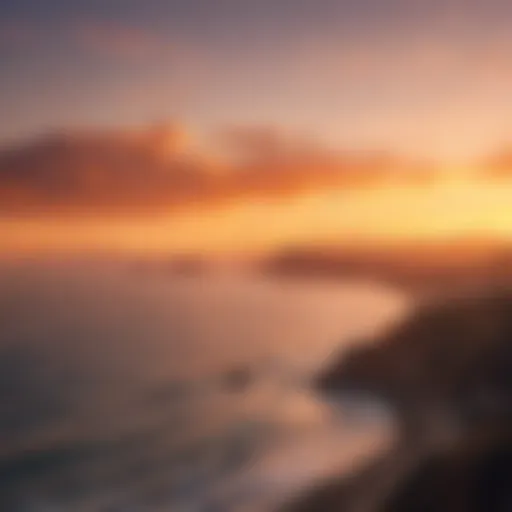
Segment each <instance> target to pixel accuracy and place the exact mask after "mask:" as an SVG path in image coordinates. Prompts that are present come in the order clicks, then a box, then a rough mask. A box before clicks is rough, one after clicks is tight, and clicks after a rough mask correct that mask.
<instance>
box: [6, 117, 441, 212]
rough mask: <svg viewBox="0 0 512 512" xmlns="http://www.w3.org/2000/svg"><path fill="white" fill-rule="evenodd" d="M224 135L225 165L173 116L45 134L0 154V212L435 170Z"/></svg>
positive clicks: (240, 194) (213, 198) (168, 201)
mask: <svg viewBox="0 0 512 512" xmlns="http://www.w3.org/2000/svg"><path fill="white" fill-rule="evenodd" d="M222 138H223V140H224V141H225V145H226V146H227V147H228V150H227V158H226V159H225V161H224V162H223V163H220V162H219V160H218V159H215V158H214V156H213V155H211V154H209V153H205V152H204V151H200V150H199V149H198V148H196V147H194V145H193V143H192V141H190V137H189V135H188V133H187V132H186V131H185V130H184V129H183V128H182V127H181V126H179V125H176V124H169V125H165V124H164V125H160V126H153V127H149V128H143V129H138V130H137V129H133V130H119V131H116V130H113V131H94V130H91V131H83V132H73V133H57V134H54V135H50V136H47V137H43V138H41V139H38V140H36V141H34V142H32V143H30V144H26V145H24V146H21V147H17V148H11V149H9V150H5V151H3V152H2V153H0V205H1V206H0V213H3V214H4V215H5V214H17V215H21V214H25V215H31V214H41V213H44V212H46V213H53V214H59V213H60V214H62V213H63V212H67V213H69V212H73V211H74V212H87V213H98V214H105V213H134V212H139V213H142V212H147V213H155V212H167V211H169V210H172V209H175V208H192V207H193V208H198V207H200V206H201V205H211V204H212V203H215V202H225V201H229V200H238V199H242V198H246V199H247V198H263V199H265V198H270V197H276V196H277V197H284V196H288V195H296V194H299V193H302V192H303V191H308V190H311V189H321V188H338V189H341V190H343V189H350V188H357V187H362V186H368V185H371V186H376V185H379V184H383V183H389V182H400V183H403V182H410V181H417V180H418V179H422V180H423V179H424V178H425V177H427V178H431V177H432V176H433V173H432V169H418V168H414V165H413V164H412V163H411V162H407V161H406V160H403V159H400V158H397V157H394V156H393V155H389V154H387V153H381V152H343V151H335V150H332V149H328V148H324V147H323V146H321V145H320V144H319V143H317V142H316V141H314V140H313V139H310V138H307V137H297V136H292V135H291V134H289V133H286V132H283V131H279V130H275V129H272V128H251V127H245V128H242V127H238V128H233V129H230V130H226V131H225V132H224V133H223V135H222Z"/></svg>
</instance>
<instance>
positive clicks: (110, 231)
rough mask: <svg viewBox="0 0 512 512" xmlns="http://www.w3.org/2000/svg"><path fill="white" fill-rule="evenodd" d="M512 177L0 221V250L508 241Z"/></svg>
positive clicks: (452, 177)
mask: <svg viewBox="0 0 512 512" xmlns="http://www.w3.org/2000/svg"><path fill="white" fill-rule="evenodd" d="M510 197H512V181H510V182H505V181H500V182H492V181H489V180H486V181H483V180H477V179H476V178H471V177H470V176H469V175H464V174H461V173H451V174H447V175H446V177H445V178H443V179H441V180H439V181H438V182H436V183H434V184H431V185H428V186H426V187H425V186H421V185H402V186H400V185H396V184H394V185H391V184H390V185H388V186H380V187H374V188H366V189H359V190H351V191H350V192H347V191H346V190H345V191H344V190H340V189H330V190H315V191H309V192H303V193H301V194H300V195H296V196H292V197H290V196H289V197H286V198H279V197H275V198H272V199H266V200H261V199H260V200H257V199H251V200H248V199H247V198H245V199H243V200H239V201H235V202H232V203H230V204H226V205H223V206H217V207H213V206H212V207H210V208H208V209H207V208H204V209H202V210H201V211H195V210H190V211H183V212H181V213H179V214H178V213H176V212H175V213H174V214H172V215H171V214H169V215H168V216H165V215H162V216H155V217H148V218H126V219H125V218H123V219H117V220H113V219H108V218H105V219H100V220H98V219H87V218H81V219H73V218H67V219H65V220H60V219H55V220H45V219H43V218H42V219H32V220H21V219H17V220H3V221H2V222H1V223H0V231H1V234H2V240H3V245H4V250H5V251H16V252H18V251H24V252H25V251H30V252H39V251H50V250H51V251H73V252H74V251H78V252H79V251H84V250H90V251H94V250H102V251H119V252H142V253H147V252H150V253H154V252H157V253H160V252H162V253H164V252H169V251H170V252H183V251H199V252H207V253H219V252H247V251H262V250H263V251H265V250H270V249H275V248H279V247H281V246H288V245H290V244H297V243H324V242H332V243H365V242H372V241H407V240H427V241H428V240H434V241H435V240H439V239H443V240H446V239H451V238H457V237H484V238H492V239H497V240H509V239H512V202H511V201H510Z"/></svg>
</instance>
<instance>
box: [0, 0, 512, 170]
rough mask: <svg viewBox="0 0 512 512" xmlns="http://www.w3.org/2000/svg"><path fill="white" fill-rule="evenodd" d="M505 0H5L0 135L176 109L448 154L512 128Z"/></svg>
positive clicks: (354, 142)
mask: <svg viewBox="0 0 512 512" xmlns="http://www.w3.org/2000/svg"><path fill="white" fill-rule="evenodd" d="M511 24H512V5H511V4H510V2H508V1H506V0H486V1H484V0H480V1H474V0H473V1H472V0H442V1H441V0H432V1H414V0H358V1H355V0H351V1H348V0H259V1H254V0H216V1H211V0H166V1H163V0H101V1H99V0H88V1H82V0H76V1H73V2H69V1H66V0H59V1H57V0H45V1H44V2H41V1H40V0H17V1H14V0H4V1H3V2H1V5H0V62H1V66H0V83H1V84H2V85H1V88H2V94H1V95H0V112H2V116H1V119H0V140H1V141H3V142H4V143H10V142H12V141H14V140H20V139H23V138H25V137H27V136H30V135H32V134H35V133H41V132H44V131H46V130H48V129H56V128H63V127H64V128H69V127H75V126H83V125H89V126H116V125H128V124H129V125H138V124H141V123H147V122H151V121H154V120H158V119H167V118H173V119H180V120H183V121H184V122H186V123H188V124H189V125H191V126H192V127H193V129H194V130H196V131H197V132H199V133H209V132H210V131H212V130H213V131H214V130H217V129H218V127H219V126H221V127H223V126H228V125H231V124H255V125H279V126H283V127H290V126H291V127H293V128H294V129H296V130H302V131H304V132H308V133H311V134H314V135H315V136H318V137H320V138H322V139H323V140H325V141H326V142H327V143H329V144H333V145H337V146H349V147H362V148H366V147H378V148H386V149H391V150H396V151H400V152H404V153H408V154H419V155H422V156H428V157H436V158H442V159H445V160H450V161H453V160H457V161H460V160H462V159H468V158H473V157H475V156H476V155H479V154H481V153H485V152H487V151H490V150H492V149H494V147H495V146H499V145H501V144H504V143H508V142H509V139H510V135H509V134H510V133H511V132H512V130H511V128H512V126H511V124H512V123H511V119H512V116H511V114H512V100H510V93H509V91H510V87H511V85H512V31H511V30H510V25H511Z"/></svg>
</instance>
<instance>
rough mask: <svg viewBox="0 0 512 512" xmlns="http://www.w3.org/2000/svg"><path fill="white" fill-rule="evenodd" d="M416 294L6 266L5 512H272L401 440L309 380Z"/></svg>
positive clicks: (0, 279) (377, 414)
mask: <svg viewBox="0 0 512 512" xmlns="http://www.w3.org/2000/svg"><path fill="white" fill-rule="evenodd" d="M407 305H408V301H407V298H406V297H404V296H403V295H402V294H400V293H398V292H397V291H394V290H390V289H386V288H384V287H379V286H377V285H374V284H371V283H365V282H348V281H345V282H340V281H338V282H334V281H333V282H329V281H316V282H315V281H311V280H309V281H300V280H294V281H293V280H279V279H271V278H269V277H265V276H262V275H258V274H257V273H256V272H249V271H237V272H234V271H233V272H230V271H227V270H224V271H218V272H215V271H212V272H206V273H198V274H197V275H194V274H192V275H178V274H176V273H174V272H172V270H171V269H166V268H165V267H159V266H155V268H151V267H149V268H147V267H144V268H140V267H138V266H137V265H132V264H130V263H126V262H101V261H95V262H92V261H90V262H84V261H82V262H78V261H75V262H62V261H59V262H56V261H54V262H51V261H45V262H42V261H40V262H37V261H23V262H15V263H12V262H11V263H7V262H6V263H5V264H3V266H2V268H1V270H0V440H1V442H0V509H1V510H6V511H7V512H18V511H20V512H22V511H23V512H50V511H51V512H63V511H73V512H100V511H101V512H160V511H162V512H163V511H166V512H167V511H172V512H217V511H218V512H249V511H251V512H266V511H270V510H272V509H273V508H274V507H275V506H276V505H277V504H279V503H280V502H281V501H283V500H285V499H287V497H289V496H291V495H293V494H294V493H296V492H299V491H300V489H302V488H304V487H305V486H307V485H311V484H312V483H313V482H314V481H315V480H317V479H321V478H323V477H325V476H326V475H328V474H330V473H333V472H349V471H351V470H353V469H354V468H356V467H357V465H358V464H361V463H363V462H364V460H366V459H367V458H369V457H372V456H374V455H375V454H376V453H378V452H379V451H380V450H382V449H385V447H386V446H387V445H388V443H389V442H390V440H391V439H392V436H393V422H392V418H390V416H389V415H388V414H387V413H386V411H385V410H384V409H383V408H375V409H372V410H368V411H366V413H365V414H361V413H359V414H356V415H355V416H354V415H353V414H349V413H348V412H347V413H346V414H344V413H343V411H341V412H340V411H339V410H337V409H336V408H333V407H332V405H331V404H328V403H324V402H323V401H322V399H321V397H318V396H316V395H315V393H314V392H313V391H312V389H311V386H310V383H311V379H312V377H313V376H314V375H315V374H316V372H317V371H318V370H319V369H320V368H321V367H322V366H323V365H324V364H325V363H326V362H327V361H328V360H329V358H330V357H332V356H333V354H335V353H337V354H341V353H342V352H343V350H345V349H347V348H348V347H350V346H351V345H352V344H354V343H359V342H362V340H364V339H365V338H366V339H371V338H372V337H374V336H377V335H378V333H379V332H380V331H381V330H382V329H385V327H386V325H388V324H389V323H390V322H393V321H394V320H396V319H397V318H399V317H400V316H401V315H403V314H404V311H406V309H407Z"/></svg>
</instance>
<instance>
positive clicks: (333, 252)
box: [259, 240, 512, 291]
mask: <svg viewBox="0 0 512 512" xmlns="http://www.w3.org/2000/svg"><path fill="white" fill-rule="evenodd" d="M259 271H260V272H262V273H263V274H265V275H270V276H273V277H279V278H293V279H311V278H315V279H316V278H328V279H345V278H362V279H368V280H372V281H378V282H384V283H386V284H390V285H393V286H398V287H402V288H406V289H408V290H411V291H424V290H425V291H430V290H437V289H443V288H453V287H454V286H456V287H466V286H470V287H473V286H475V287H480V286H502V285H507V284H512V244H507V243H493V242H480V241H471V240H470V241H468V240H458V241H453V242H450V241H446V242H443V243H430V242H417V243H402V244H381V245H378V244H374V245H359V246H357V245H354V246H343V247H342V246H338V247H336V246H317V247H314V246H304V247H292V248H289V249H286V250H283V251H281V252H278V253H274V254H272V255H270V256H269V257H266V258H264V259H263V260H262V261H261V262H260V265H259Z"/></svg>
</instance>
